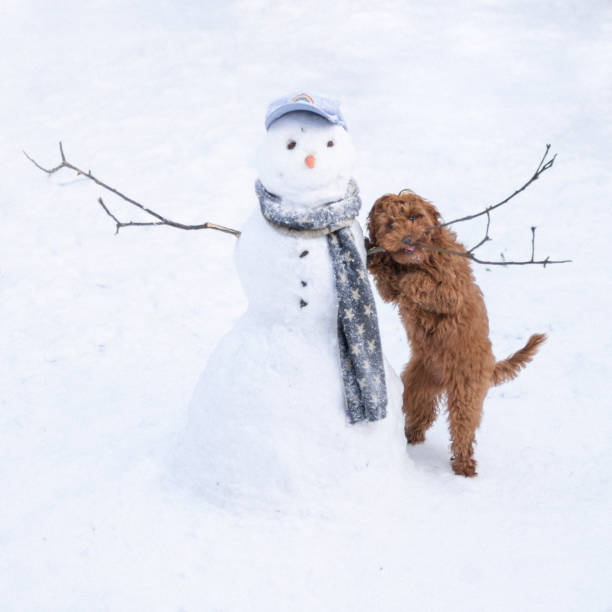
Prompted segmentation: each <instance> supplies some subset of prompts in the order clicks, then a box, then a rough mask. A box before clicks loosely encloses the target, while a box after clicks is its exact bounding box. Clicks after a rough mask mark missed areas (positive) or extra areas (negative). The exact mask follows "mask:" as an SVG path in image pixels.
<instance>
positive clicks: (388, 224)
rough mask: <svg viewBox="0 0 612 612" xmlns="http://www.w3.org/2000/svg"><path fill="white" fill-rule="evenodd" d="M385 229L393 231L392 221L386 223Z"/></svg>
mask: <svg viewBox="0 0 612 612" xmlns="http://www.w3.org/2000/svg"><path fill="white" fill-rule="evenodd" d="M387 229H388V230H392V229H393V221H389V223H387Z"/></svg>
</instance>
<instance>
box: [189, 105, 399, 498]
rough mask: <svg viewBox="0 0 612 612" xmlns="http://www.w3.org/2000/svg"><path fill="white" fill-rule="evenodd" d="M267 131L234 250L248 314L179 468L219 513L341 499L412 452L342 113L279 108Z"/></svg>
mask: <svg viewBox="0 0 612 612" xmlns="http://www.w3.org/2000/svg"><path fill="white" fill-rule="evenodd" d="M265 123H266V134H265V138H264V140H263V143H262V145H261V147H260V149H259V151H258V156H257V170H258V177H259V178H258V180H257V183H256V194H257V199H258V203H257V206H256V207H255V210H254V211H253V212H252V214H251V215H250V217H249V219H248V220H247V221H246V223H245V225H244V226H243V227H242V231H241V236H240V238H239V239H238V242H237V247H236V252H235V262H236V267H237V270H238V274H239V277H240V280H241V283H242V285H243V288H244V291H245V294H246V297H247V300H248V308H247V310H246V312H245V313H244V315H243V316H242V317H241V318H240V319H239V320H238V321H237V323H236V324H235V325H234V327H233V329H231V331H230V332H229V333H228V334H227V335H226V336H225V337H224V338H223V339H222V340H221V342H220V343H219V345H218V346H217V347H216V349H215V350H214V351H213V353H212V355H211V357H210V358H209V362H208V365H207V367H206V369H205V371H204V373H203V375H202V377H201V379H200V381H199V383H198V385H197V387H196V390H195V392H194V394H193V398H192V401H191V404H190V408H189V416H188V425H187V427H186V428H185V432H184V433H183V435H182V436H181V441H180V452H179V461H178V463H177V465H180V466H181V467H180V471H181V472H182V474H183V477H184V479H185V480H186V481H188V482H189V483H190V484H191V485H192V486H195V487H196V488H198V489H199V490H200V492H201V493H202V494H203V495H204V496H206V497H207V498H208V499H209V500H211V501H212V502H214V503H218V504H223V505H226V504H228V503H237V500H250V501H251V502H253V501H254V500H258V499H259V500H271V499H274V500H278V499H279V498H280V497H282V496H291V497H295V496H299V495H303V496H308V495H309V494H310V493H309V492H312V487H316V488H317V489H320V488H321V487H324V488H326V487H329V488H334V489H337V488H338V487H341V486H344V485H345V484H346V483H347V482H350V481H355V479H358V478H359V474H362V473H367V472H370V473H371V472H372V470H377V469H379V470H384V471H387V470H388V469H389V467H390V462H396V463H397V462H398V461H400V459H398V457H400V456H403V454H404V453H403V451H404V448H403V438H402V420H401V392H402V387H401V382H400V381H399V379H398V377H397V375H396V374H395V373H394V372H393V370H392V369H391V367H390V366H389V365H388V363H387V362H386V360H385V358H384V356H383V354H382V347H381V344H380V334H379V330H378V322H377V317H376V307H375V304H374V299H373V294H372V289H371V286H370V283H369V279H368V276H367V273H366V268H365V261H366V253H365V249H364V240H363V234H362V231H361V228H360V226H359V223H358V221H357V214H358V212H359V209H360V206H361V202H360V199H359V193H358V188H357V185H356V183H355V181H354V180H353V179H352V168H353V157H354V152H353V147H352V144H351V139H350V136H349V133H348V131H347V127H346V124H345V122H344V119H343V117H342V114H341V112H340V109H339V107H338V104H337V103H336V102H334V101H331V100H328V99H325V98H321V97H316V96H313V95H309V94H300V95H298V96H294V97H289V98H283V99H281V100H278V101H276V102H274V103H272V104H271V105H270V107H269V109H268V112H267V115H266V122H265Z"/></svg>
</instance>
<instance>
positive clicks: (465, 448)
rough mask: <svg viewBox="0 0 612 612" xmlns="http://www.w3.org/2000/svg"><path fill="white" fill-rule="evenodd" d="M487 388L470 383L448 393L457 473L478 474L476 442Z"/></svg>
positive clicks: (455, 470)
mask: <svg viewBox="0 0 612 612" xmlns="http://www.w3.org/2000/svg"><path fill="white" fill-rule="evenodd" d="M486 393H487V390H486V389H474V388H470V387H469V386H468V385H465V386H463V387H462V388H461V389H457V388H455V389H452V390H450V391H449V393H448V422H449V426H450V434H451V451H452V453H453V457H452V460H451V462H452V467H453V471H454V472H455V474H459V475H461V476H468V477H471V476H476V475H477V473H476V460H475V459H474V442H475V435H476V429H477V428H478V426H479V425H480V419H481V416H482V404H483V402H484V398H485V395H486Z"/></svg>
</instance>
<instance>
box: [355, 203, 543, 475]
mask: <svg viewBox="0 0 612 612" xmlns="http://www.w3.org/2000/svg"><path fill="white" fill-rule="evenodd" d="M368 222H369V235H370V237H369V241H368V244H367V246H368V247H369V248H372V247H380V248H382V249H384V252H375V253H373V254H372V255H370V257H369V259H368V269H369V270H370V272H371V273H372V275H373V276H374V280H375V283H376V287H377V289H378V291H379V293H380V295H381V297H382V298H383V300H385V301H386V302H394V303H396V304H397V305H398V306H399V312H400V316H401V319H402V322H403V324H404V327H405V328H406V332H407V334H408V339H409V341H410V346H411V349H412V352H411V359H410V361H409V363H408V364H407V365H406V367H405V369H404V371H403V373H402V381H403V383H404V396H403V410H404V414H405V434H406V439H407V441H408V443H409V444H418V443H420V442H423V441H424V440H425V432H426V431H427V429H428V428H429V427H430V426H431V425H432V423H433V422H434V420H435V418H436V416H437V411H438V410H437V409H438V404H439V402H440V400H441V399H442V397H443V396H444V395H446V398H447V404H448V418H449V426H450V435H451V441H452V442H451V452H452V455H453V457H452V459H451V461H452V467H453V470H454V472H455V473H456V474H461V475H463V476H475V475H476V461H475V459H474V442H475V432H476V429H477V428H478V426H479V424H480V420H481V415H482V405H483V401H484V398H485V396H486V394H487V391H488V389H489V387H491V386H493V385H499V384H501V383H503V382H506V381H508V380H511V379H513V378H514V377H515V376H516V375H517V374H518V373H519V371H520V370H521V369H522V368H523V367H525V365H526V364H527V363H528V362H529V361H531V359H532V358H533V356H534V354H535V353H536V351H537V349H538V347H539V346H540V344H542V342H544V340H545V339H546V336H545V335H543V334H534V335H532V336H531V338H530V339H529V341H528V342H527V344H526V345H525V346H524V347H523V348H522V349H520V350H519V351H517V352H516V353H514V354H513V355H511V356H510V357H509V358H508V359H505V360H504V361H499V362H496V361H495V357H494V356H493V353H492V350H491V342H490V341H489V322H488V317H487V311H486V308H485V304H484V300H483V296H482V293H481V291H480V289H479V288H478V286H477V285H476V283H475V281H474V276H473V274H472V270H471V267H470V262H469V260H468V259H467V258H466V257H462V256H459V255H457V254H452V253H447V252H441V251H438V250H433V249H432V247H434V248H436V249H444V250H446V251H459V252H462V253H465V252H466V250H465V248H464V247H463V245H461V244H460V243H459V242H457V239H456V236H455V234H454V233H453V232H451V231H450V230H448V229H447V228H445V227H440V225H439V223H440V215H439V213H438V211H437V210H436V208H435V207H434V206H433V205H432V204H431V203H430V202H428V201H426V200H424V199H423V198H421V197H420V196H418V195H416V194H414V193H412V192H402V193H401V194H400V195H393V194H388V195H385V196H382V197H381V198H379V199H378V200H377V201H376V203H375V204H374V206H373V208H372V210H371V211H370V215H369V219H368ZM428 247H429V248H428ZM430 249H431V250H430Z"/></svg>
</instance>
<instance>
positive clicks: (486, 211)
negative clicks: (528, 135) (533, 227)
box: [428, 144, 557, 246]
mask: <svg viewBox="0 0 612 612" xmlns="http://www.w3.org/2000/svg"><path fill="white" fill-rule="evenodd" d="M549 151H550V145H549V144H547V145H546V151H544V156H543V157H542V160H541V161H540V163H539V164H538V167H537V168H536V171H535V172H534V174H533V176H532V177H531V178H530V179H529V180H528V181H527V182H526V183H525V184H524V185H523V186H522V187H519V188H518V189H517V190H516V191H515V192H514V193H512V194H510V195H509V196H508V197H507V198H505V199H504V200H502V201H501V202H498V203H497V204H492V205H491V206H487V207H486V208H485V209H484V210H481V211H479V212H477V213H474V214H473V215H467V216H465V217H460V218H458V219H453V220H452V221H446V222H445V223H440V224H438V225H433V226H431V227H430V228H428V229H429V230H432V229H435V228H436V227H446V226H447V225H453V224H455V223H462V222H463V221H471V220H472V219H476V218H478V217H482V215H487V216H488V215H489V214H490V212H491V211H492V210H495V209H496V208H499V207H500V206H503V205H504V204H506V203H507V202H509V201H510V200H511V199H512V198H514V197H516V196H517V195H518V194H519V193H521V192H523V191H525V189H527V187H529V185H531V183H533V182H534V181H537V180H538V179H539V178H540V176H541V175H542V174H543V173H544V172H546V170H549V169H550V168H552V166H553V164H554V163H555V159H557V155H556V154H555V155H553V156H552V158H551V159H549V160H548V161H547V162H546V163H544V162H545V160H546V158H547V157H548V153H549ZM488 229H489V224H488V223H487V230H488ZM484 242H485V241H483V243H484ZM479 246H480V245H479Z"/></svg>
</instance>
